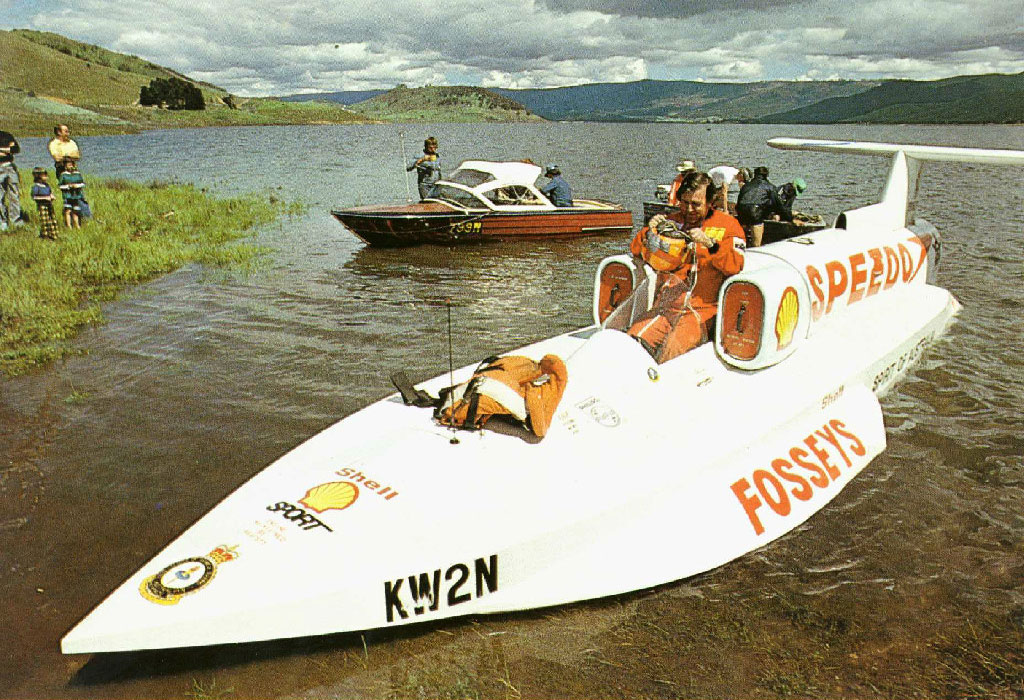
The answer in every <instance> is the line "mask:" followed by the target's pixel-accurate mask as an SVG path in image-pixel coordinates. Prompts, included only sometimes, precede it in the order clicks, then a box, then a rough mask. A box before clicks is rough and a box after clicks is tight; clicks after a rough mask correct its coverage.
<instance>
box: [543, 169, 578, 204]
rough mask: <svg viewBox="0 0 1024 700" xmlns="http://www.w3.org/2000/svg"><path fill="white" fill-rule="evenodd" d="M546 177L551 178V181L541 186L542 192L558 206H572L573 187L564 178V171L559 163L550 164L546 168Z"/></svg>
mask: <svg viewBox="0 0 1024 700" xmlns="http://www.w3.org/2000/svg"><path fill="white" fill-rule="evenodd" d="M544 177H549V178H551V182H549V183H548V184H546V185H544V186H543V187H541V188H540V191H541V194H543V195H544V196H545V197H547V198H548V199H550V200H551V203H552V204H554V205H555V206H556V207H571V206H572V188H571V187H569V183H568V182H566V181H565V180H563V179H562V171H561V170H559V169H558V166H557V165H554V164H552V165H548V166H546V167H545V168H544Z"/></svg>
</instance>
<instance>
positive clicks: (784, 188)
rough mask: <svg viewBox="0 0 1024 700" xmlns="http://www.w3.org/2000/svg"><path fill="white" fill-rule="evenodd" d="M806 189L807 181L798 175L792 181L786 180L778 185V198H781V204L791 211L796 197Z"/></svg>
mask: <svg viewBox="0 0 1024 700" xmlns="http://www.w3.org/2000/svg"><path fill="white" fill-rule="evenodd" d="M806 189H807V183H806V182H805V181H804V179H803V178H802V177H798V178H796V179H795V180H793V182H787V183H786V184H785V185H780V186H779V199H781V200H782V204H783V206H785V207H786V208H788V209H789V210H790V211H792V210H793V203H794V202H796V198H797V197H798V196H800V195H802V194H803V193H804V190H806Z"/></svg>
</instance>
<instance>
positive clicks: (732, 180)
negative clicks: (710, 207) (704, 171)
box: [708, 165, 752, 214]
mask: <svg viewBox="0 0 1024 700" xmlns="http://www.w3.org/2000/svg"><path fill="white" fill-rule="evenodd" d="M708 177H710V178H711V182H712V183H713V184H714V185H715V189H716V195H715V201H714V207H715V209H718V210H720V211H724V212H725V213H726V214H729V213H730V211H729V188H730V187H731V186H732V185H733V184H735V185H736V187H737V188H740V187H743V185H745V184H747V181H748V180H750V179H751V177H752V175H751V173H750V169H749V168H734V167H732V166H731V165H718V166H715V167H714V168H711V170H709V171H708Z"/></svg>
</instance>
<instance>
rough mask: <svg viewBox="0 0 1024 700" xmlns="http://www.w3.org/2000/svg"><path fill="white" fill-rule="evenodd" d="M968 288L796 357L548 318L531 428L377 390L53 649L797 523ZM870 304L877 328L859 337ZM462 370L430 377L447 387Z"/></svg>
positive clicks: (431, 616)
mask: <svg viewBox="0 0 1024 700" xmlns="http://www.w3.org/2000/svg"><path fill="white" fill-rule="evenodd" d="M957 308H958V305H957V304H956V301H955V299H953V297H952V296H951V295H950V294H949V293H948V292H946V291H945V290H943V289H941V288H938V287H932V286H930V285H917V286H915V287H914V288H912V289H908V290H905V291H896V292H894V293H893V294H891V295H889V296H888V297H886V298H877V297H876V298H872V299H871V300H865V301H864V302H863V303H862V304H861V305H859V307H858V308H855V309H853V310H852V311H851V314H853V315H852V316H850V317H849V318H850V319H851V320H852V321H853V322H852V323H849V324H839V323H834V324H830V325H826V326H824V327H823V328H822V329H820V330H819V331H818V332H817V333H816V334H815V337H814V340H813V342H809V343H808V344H806V345H805V346H802V347H801V348H800V349H799V350H798V351H797V355H796V356H795V359H796V361H795V362H793V361H788V362H782V363H780V364H778V365H776V366H773V367H770V368H767V369H764V370H761V371H758V372H756V373H752V374H751V373H746V372H738V371H736V370H735V369H732V368H730V367H728V366H727V365H725V364H724V363H722V362H721V360H720V359H719V358H718V356H717V354H716V352H715V348H714V347H713V345H712V344H710V343H709V344H705V345H703V346H700V347H698V348H697V349H695V350H693V351H691V352H690V353H688V354H686V355H684V356H682V357H680V358H677V359H676V360H674V361H672V362H670V363H666V364H664V365H657V364H656V363H655V362H654V361H653V360H652V359H651V358H650V356H649V355H648V354H647V353H646V352H645V351H644V350H643V349H642V348H641V347H640V346H639V345H638V344H637V343H636V342H634V341H633V340H632V339H630V338H628V337H627V336H626V335H625V334H623V333H620V332H618V331H613V330H601V329H599V328H598V327H590V328H585V329H581V330H579V331H575V332H573V333H567V334H564V335H561V336H557V337H555V338H551V339H548V340H545V341H542V342H540V343H536V344H534V345H531V346H527V347H525V348H522V349H520V350H519V351H517V352H519V353H521V354H525V355H527V356H530V357H533V358H535V359H537V358H539V357H541V356H542V355H543V354H546V353H555V354H557V355H559V356H561V357H564V358H566V365H567V367H568V368H569V384H568V386H567V388H566V393H565V395H564V396H563V398H562V402H561V404H560V406H559V410H558V412H557V414H556V416H555V419H554V421H553V422H552V425H551V427H550V429H549V432H548V434H547V436H546V437H545V439H544V440H543V441H541V442H536V441H535V440H529V439H526V438H527V437H528V434H526V433H524V432H523V431H518V430H517V429H513V428H512V426H505V428H506V429H504V430H501V431H498V430H492V429H488V430H485V431H477V432H465V431H460V432H458V433H452V432H451V431H450V430H448V429H446V428H444V427H443V426H441V425H438V424H437V423H435V422H434V421H433V420H432V419H431V412H430V409H426V408H416V407H412V406H406V405H404V404H403V403H402V401H401V400H400V398H399V397H398V396H397V395H393V396H390V397H387V398H385V399H382V400H381V401H378V402H377V403H375V404H372V405H371V406H369V407H367V408H366V409H363V410H362V411H359V412H357V413H355V414H353V415H351V416H349V417H348V418H345V419H343V420H342V421H340V422H338V423H337V424H335V425H334V426H332V427H330V428H328V429H327V430H325V431H324V432H323V433H321V434H319V435H317V436H315V437H313V438H312V439H310V440H309V441H307V442H306V443H304V444H302V445H300V446H299V447H297V448H296V449H295V450H293V451H292V452H291V453H289V454H287V455H285V456H284V457H282V458H281V459H280V460H278V461H277V462H275V463H274V464H272V465H271V466H269V467H268V468H267V469H265V470H264V471H263V472H261V473H260V474H258V475H257V476H256V477H254V478H253V479H252V480H250V481H249V482H247V483H246V484H244V485H243V486H241V487H240V488H239V489H238V490H237V491H236V492H234V493H233V494H231V495H230V496H229V497H228V498H227V499H225V501H224V502H222V503H221V504H220V505H218V506H217V507H216V508H214V509H213V510H212V511H211V512H210V513H208V514H207V515H206V516H204V517H203V518H202V519H200V520H199V521H198V522H197V523H196V524H195V525H194V526H193V527H192V528H190V529H189V530H188V531H186V532H185V533H184V534H183V535H182V536H181V537H179V538H178V539H177V540H176V541H175V542H173V543H172V544H171V545H169V546H168V547H167V548H166V549H165V550H164V551H163V552H161V553H160V554H159V555H158V556H157V557H155V558H154V559H153V560H152V561H151V562H150V563H149V564H147V565H146V566H145V567H143V568H142V569H141V570H140V571H139V572H138V573H137V574H136V575H135V576H133V577H132V578H131V579H129V580H128V581H127V582H125V583H124V584H123V585H122V586H121V587H120V588H119V589H118V590H116V591H115V592H114V593H113V594H112V595H111V596H110V597H109V598H108V599H107V600H106V601H105V602H104V603H102V604H101V605H100V606H99V608H98V609H97V610H95V611H94V612H92V613H91V614H90V615H89V616H87V617H86V618H85V619H84V620H83V621H82V622H81V623H80V624H79V625H78V626H77V627H76V628H75V629H74V630H72V631H71V632H70V633H69V634H68V635H67V636H66V637H65V638H64V640H63V641H62V649H63V650H64V652H65V653H86V652H103V651H126V650H133V649H145V648H164V647H182V646H197V645H208V644H221V643H232V642H248V641H257V640H266V639H274V638H284V637H297V636H308V635H317V634H328V633H334V632H343V631H356V630H363V629H372V628H380V627H392V626H398V625H406V624H411V623H416V622H421V621H430V620H439V619H442V618H447V617H455V616H463V615H469V614H482V613H494V612H502V611H513V610H524V609H531V608H538V607H544V606H550V605H554V604H559V603H566V602H571V601H576V600H585V599H590V598H598V597H602V596H607V595H614V594H618V593H623V592H627V591H631V590H638V589H642V588H645V587H649V586H653V585H658V584H663V583H667V582H670V581H674V580H678V579H681V578H685V577H688V576H691V575H694V574H697V573H699V572H702V571H706V570H708V569H711V568H714V567H716V566H719V565H721V564H724V563H725V562H728V561H730V560H731V559H734V558H736V557H738V556H741V555H743V554H745V553H747V552H750V551H753V550H755V549H757V548H759V547H762V546H764V545H765V544H768V543H769V542H771V541H773V540H775V539H777V538H778V537H781V536H783V535H785V534H786V533H787V532H789V531H791V530H792V529H793V528H795V527H797V526H798V525H800V524H801V523H802V522H804V521H805V520H807V519H808V518H809V517H811V516H812V515H813V514H814V513H816V512H817V511H819V510H821V508H823V507H824V506H825V505H826V504H827V503H828V502H829V501H831V500H832V499H833V498H835V497H836V495H838V494H839V493H840V491H841V490H842V489H843V488H844V487H845V485H846V484H848V483H849V482H850V481H851V480H852V479H853V478H854V477H855V476H856V474H857V473H858V472H859V471H861V470H862V469H864V468H865V467H866V466H867V465H868V464H869V463H870V461H871V459H872V458H873V457H874V456H876V455H877V454H879V453H880V452H881V451H882V450H883V449H884V447H885V430H884V425H883V423H882V417H881V409H880V406H879V404H878V401H877V399H876V394H877V393H881V392H883V391H885V390H887V389H888V388H889V387H890V386H891V385H892V383H893V382H894V381H896V379H897V378H898V376H899V375H900V374H901V373H903V372H905V371H906V369H907V368H908V367H909V366H910V365H911V364H912V363H913V360H915V359H916V358H917V357H918V356H919V355H920V353H921V351H922V350H923V348H924V347H926V346H927V344H928V343H930V342H932V341H933V340H934V339H935V338H937V337H938V335H939V334H940V333H941V332H942V330H943V329H944V328H945V326H946V324H947V323H948V322H949V320H950V319H951V318H952V316H953V314H954V313H955V312H956V310H957ZM868 319H871V320H873V321H874V322H875V323H876V327H877V328H878V331H877V332H876V333H873V334H872V335H871V337H870V338H864V337H862V336H863V334H862V333H860V331H859V329H861V328H863V325H862V324H863V323H864V322H866V321H867V320H868ZM880 319H882V320H881V321H880ZM879 323H881V324H882V325H878V324H879ZM851 346H854V347H856V348H857V352H853V353H851V352H849V348H850V347H851ZM610 367H615V368H617V369H618V371H617V372H615V373H610V372H609V368H610ZM472 370H473V367H472V366H467V367H464V368H462V369H461V370H458V371H456V372H455V377H454V379H455V381H461V380H464V379H466V378H467V377H468V375H469V374H470V373H471V372H472ZM449 381H450V379H449V377H448V376H443V377H437V378H435V379H434V380H431V381H429V382H425V383H423V384H421V385H420V386H421V388H424V389H426V390H428V391H430V392H431V393H434V394H436V393H437V391H438V390H439V389H440V388H442V387H443V386H446V385H447V384H448V383H449ZM739 396H743V397H744V398H743V413H742V415H745V416H747V415H749V416H757V418H756V419H755V420H751V421H740V422H737V421H735V420H717V419H715V418H714V417H715V416H719V417H722V416H735V415H736V404H735V401H736V397H739ZM652 408H654V409H656V410H652ZM698 408H699V410H696V409H698ZM769 417H770V420H768V419H769ZM453 437H456V438H457V442H456V443H454V444H453V442H452V438H453ZM794 450H800V451H801V452H796V453H795V452H794ZM794 454H795V455H796V456H797V457H800V456H801V455H802V457H803V458H804V459H805V460H816V462H815V464H817V465H819V466H816V467H814V470H813V471H804V472H802V476H799V473H800V470H799V469H796V472H797V473H798V476H797V478H798V479H799V481H800V483H795V482H790V481H788V480H786V477H785V476H782V475H781V473H780V472H779V471H777V470H776V469H777V465H778V464H779V462H778V460H780V459H783V460H793V459H794V457H793V455H794ZM815 454H817V456H814V455H815ZM791 463H792V462H791ZM812 466H813V465H812ZM788 475H789V476H790V477H791V478H792V477H793V476H794V471H793V469H789V470H788ZM354 489H357V490H358V491H354ZM321 491H324V492H326V491H331V492H332V493H333V491H339V492H340V495H339V494H334V495H322V494H321ZM353 494H356V495H353ZM332 498H333V499H334V500H333V501H332V500H331V499H332ZM711 533H713V535H714V536H709V534H711ZM218 550H220V551H221V553H220V554H217V552H218ZM224 551H229V552H230V553H229V554H227V555H225V554H224V553H223V552H224ZM221 560H222V561H221ZM214 574H215V575H214ZM190 577H191V578H190Z"/></svg>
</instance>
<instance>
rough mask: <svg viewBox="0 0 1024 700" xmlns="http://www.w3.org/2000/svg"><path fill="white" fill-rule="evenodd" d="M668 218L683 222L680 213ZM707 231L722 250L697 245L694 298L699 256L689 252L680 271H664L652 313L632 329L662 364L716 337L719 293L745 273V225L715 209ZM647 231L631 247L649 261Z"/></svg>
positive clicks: (632, 250)
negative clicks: (729, 279) (692, 279)
mask: <svg viewBox="0 0 1024 700" xmlns="http://www.w3.org/2000/svg"><path fill="white" fill-rule="evenodd" d="M667 218H669V219H671V220H672V221H675V222H677V223H682V221H683V214H682V213H681V212H675V213H673V214H671V215H669V216H668V217H667ZM701 228H702V229H703V231H704V233H705V234H707V235H708V236H709V237H710V238H711V239H712V240H714V241H715V243H716V245H714V246H712V247H711V248H710V249H709V248H707V247H705V246H703V245H701V244H699V243H698V244H695V247H696V254H697V270H696V273H697V279H696V282H695V283H694V285H693V291H692V293H691V294H689V295H687V292H688V291H689V286H690V285H689V280H688V277H689V276H690V274H691V271H692V268H693V255H692V253H687V254H686V255H685V257H684V258H683V259H682V261H681V265H680V266H679V267H678V268H676V269H674V270H668V271H665V272H659V274H658V282H657V284H658V290H657V292H656V294H655V297H654V304H653V305H652V307H651V310H650V311H648V312H647V313H646V314H644V316H643V317H641V319H640V320H639V321H637V322H636V323H634V324H633V325H632V327H631V328H630V329H629V334H630V335H631V336H633V337H635V338H638V339H640V340H642V341H643V343H644V344H645V346H646V347H647V348H648V350H650V351H651V353H652V354H653V355H654V358H655V359H656V360H657V361H658V362H659V363H661V362H667V361H668V360H671V359H672V358H674V357H678V356H679V355H682V354H683V353H685V352H687V351H689V350H691V349H693V348H694V347H696V346H697V345H700V343H701V342H703V341H704V340H706V339H707V338H708V337H710V335H711V332H712V330H713V328H714V318H715V315H716V314H717V313H718V290H719V289H721V287H722V282H724V281H725V278H726V277H729V276H731V275H735V274H736V273H737V272H739V271H740V270H742V269H743V260H744V258H743V251H744V249H745V248H746V238H745V237H744V233H743V227H742V226H740V222H739V221H737V220H736V219H735V218H734V217H732V216H729V215H728V214H726V213H725V212H722V211H718V210H712V212H711V214H710V215H709V216H708V217H707V218H706V219H705V220H704V224H703V226H702V227H701ZM647 232H648V228H647V227H646V226H645V227H644V228H642V229H640V231H638V232H637V234H636V236H634V237H633V240H632V242H631V243H630V244H629V250H630V252H631V253H632V254H633V255H637V256H641V257H643V258H644V260H645V261H649V260H648V258H649V257H650V256H651V252H650V251H649V250H648V249H647V246H646V245H645V241H646V239H647Z"/></svg>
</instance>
